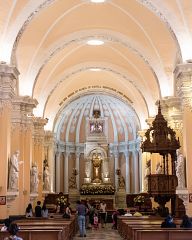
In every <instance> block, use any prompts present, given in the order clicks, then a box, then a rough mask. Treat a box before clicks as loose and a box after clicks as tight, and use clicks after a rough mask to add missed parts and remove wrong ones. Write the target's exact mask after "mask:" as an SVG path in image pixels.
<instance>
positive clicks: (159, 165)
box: [155, 162, 163, 174]
mask: <svg viewBox="0 0 192 240" xmlns="http://www.w3.org/2000/svg"><path fill="white" fill-rule="evenodd" d="M155 174H163V168H162V165H161V164H160V162H158V163H157V165H156V170H155Z"/></svg>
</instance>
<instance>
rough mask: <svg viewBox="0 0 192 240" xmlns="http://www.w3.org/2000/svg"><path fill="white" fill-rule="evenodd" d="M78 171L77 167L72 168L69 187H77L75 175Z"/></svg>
mask: <svg viewBox="0 0 192 240" xmlns="http://www.w3.org/2000/svg"><path fill="white" fill-rule="evenodd" d="M77 174H78V172H77V169H75V168H73V171H72V176H71V177H70V178H69V189H77V182H76V176H77Z"/></svg>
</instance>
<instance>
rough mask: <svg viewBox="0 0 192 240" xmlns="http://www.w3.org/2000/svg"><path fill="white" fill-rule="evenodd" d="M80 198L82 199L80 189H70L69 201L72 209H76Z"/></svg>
mask: <svg viewBox="0 0 192 240" xmlns="http://www.w3.org/2000/svg"><path fill="white" fill-rule="evenodd" d="M78 200H80V194H79V191H78V190H77V189H69V203H70V207H71V208H72V209H76V206H77V201H78Z"/></svg>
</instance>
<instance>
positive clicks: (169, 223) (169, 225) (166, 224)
mask: <svg viewBox="0 0 192 240" xmlns="http://www.w3.org/2000/svg"><path fill="white" fill-rule="evenodd" d="M161 228H176V224H175V223H174V222H173V218H172V216H171V215H168V216H167V217H166V218H165V220H164V221H163V222H162V223H161Z"/></svg>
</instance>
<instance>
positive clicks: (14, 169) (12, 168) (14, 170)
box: [8, 150, 22, 191]
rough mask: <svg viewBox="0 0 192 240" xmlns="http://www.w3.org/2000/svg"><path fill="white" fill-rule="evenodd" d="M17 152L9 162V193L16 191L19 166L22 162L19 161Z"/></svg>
mask: <svg viewBox="0 0 192 240" xmlns="http://www.w3.org/2000/svg"><path fill="white" fill-rule="evenodd" d="M19 154H20V152H19V150H17V151H15V152H14V153H13V155H12V156H11V159H10V162H9V187H8V189H9V190H11V191H18V179H19V164H21V163H22V161H19V159H18V158H19Z"/></svg>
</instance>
